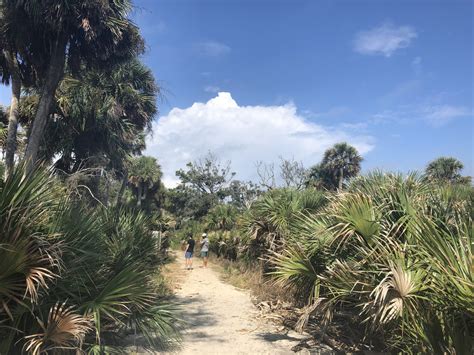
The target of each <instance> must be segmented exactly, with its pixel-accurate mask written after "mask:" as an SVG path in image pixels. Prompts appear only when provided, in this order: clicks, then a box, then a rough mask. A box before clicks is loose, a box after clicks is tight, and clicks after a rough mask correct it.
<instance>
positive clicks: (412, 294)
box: [178, 144, 474, 354]
mask: <svg viewBox="0 0 474 355" xmlns="http://www.w3.org/2000/svg"><path fill="white" fill-rule="evenodd" d="M342 147H348V146H347V145H344V144H340V145H337V146H336V147H334V149H330V150H328V152H327V153H326V154H325V156H324V158H323V162H322V163H321V164H319V165H316V166H315V167H314V168H312V169H309V171H308V173H307V178H306V186H307V187H306V188H301V187H298V186H293V187H283V186H282V187H276V186H274V187H273V188H271V189H269V190H267V191H266V192H262V191H259V193H258V194H257V195H259V197H257V196H256V195H254V199H253V201H252V203H250V204H249V205H247V207H244V206H240V207H238V206H235V205H234V204H233V203H232V199H231V198H230V199H228V200H226V201H225V202H223V203H217V204H216V205H215V206H214V207H212V208H210V209H209V210H208V212H207V214H206V215H205V216H204V217H202V218H195V219H194V220H188V221H187V222H185V223H183V226H182V230H181V231H186V232H187V231H193V232H195V233H197V232H199V231H202V230H208V231H209V233H210V236H211V249H212V250H213V252H214V253H215V254H216V255H217V256H218V257H220V258H223V259H229V260H233V261H236V266H235V267H237V268H239V270H240V272H241V271H242V263H243V264H244V265H246V266H245V267H244V269H245V268H247V269H248V268H251V269H254V270H260V272H262V273H263V275H264V279H266V280H267V282H272V281H273V283H272V284H271V285H272V286H271V289H272V290H270V291H268V289H267V292H269V294H268V295H267V297H269V298H271V297H272V295H271V293H274V294H277V295H281V294H282V293H285V299H287V300H288V299H290V300H291V301H292V303H293V304H294V306H295V307H298V308H300V311H299V314H300V315H299V319H297V322H296V323H295V324H294V326H295V328H297V329H298V330H302V329H304V328H305V327H307V326H309V325H313V327H312V329H313V330H314V325H316V328H317V329H318V330H317V332H316V334H315V335H316V336H317V337H318V338H319V339H320V340H323V339H326V338H327V334H329V335H332V336H334V337H344V338H350V340H349V341H347V342H346V344H344V345H341V346H343V349H345V350H346V351H353V350H361V349H372V350H378V351H390V352H392V351H403V352H408V353H420V352H421V353H456V354H470V353H472V350H473V346H474V341H473V335H474V334H473V329H474V309H473V307H472V306H473V303H472V300H473V299H474V275H473V269H472V260H473V254H472V246H473V241H474V240H473V228H472V217H473V209H472V201H473V198H474V194H473V189H472V186H470V183H469V181H470V178H469V177H462V176H461V175H460V172H461V169H462V163H461V162H459V161H457V160H456V159H454V158H444V157H443V158H440V159H437V160H435V161H433V162H431V163H430V164H429V165H428V166H427V169H426V171H425V173H424V174H409V175H406V176H404V175H402V174H391V173H382V172H373V173H369V174H367V175H364V176H358V177H354V176H355V175H356V174H357V172H358V171H359V169H360V167H359V164H360V159H359V158H356V159H352V158H347V157H354V156H357V153H356V151H354V148H352V147H349V152H351V153H350V154H346V153H340V154H341V155H342V156H343V159H339V160H338V159H337V157H336V158H334V156H335V153H336V152H338V151H339V152H341V148H342ZM336 155H337V154H336ZM328 157H332V160H333V161H340V162H342V163H341V166H336V165H335V164H333V165H332V168H331V164H329V163H328ZM286 165H288V164H286ZM346 165H349V167H347V169H346ZM282 166H283V165H282ZM331 169H332V170H331ZM341 169H343V170H342V171H347V172H349V171H353V173H352V174H347V173H344V176H346V177H347V176H351V175H352V176H353V178H352V179H350V180H346V183H345V184H343V183H341V182H340V180H339V178H338V177H339V176H342V174H341V173H340V172H341ZM321 171H323V172H324V174H321V173H315V172H321ZM324 186H325V187H326V189H323V188H322V187H324ZM181 231H178V235H179V236H182V234H181V233H180V232H181ZM282 291H284V292H282ZM348 329H350V331H349V330H348ZM331 333H333V334H331ZM339 344H341V343H339Z"/></svg>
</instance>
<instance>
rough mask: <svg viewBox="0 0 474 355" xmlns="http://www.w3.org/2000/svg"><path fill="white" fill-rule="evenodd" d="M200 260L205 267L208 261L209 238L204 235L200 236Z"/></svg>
mask: <svg viewBox="0 0 474 355" xmlns="http://www.w3.org/2000/svg"><path fill="white" fill-rule="evenodd" d="M201 258H202V266H203V267H207V261H208V259H209V238H208V237H207V234H206V233H203V234H202V240H201Z"/></svg>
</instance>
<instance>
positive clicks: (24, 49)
mask: <svg viewBox="0 0 474 355" xmlns="http://www.w3.org/2000/svg"><path fill="white" fill-rule="evenodd" d="M0 5H1V6H2V8H1V11H0V15H1V18H0V22H1V23H2V24H3V25H4V26H5V27H6V28H7V31H6V36H7V39H8V42H9V43H13V44H15V48H14V50H15V51H16V52H18V53H19V55H20V56H21V57H22V60H23V61H25V62H26V63H27V64H28V65H31V67H32V68H34V72H35V75H36V77H37V86H38V87H39V88H40V89H39V93H40V94H39V101H38V106H37V109H36V113H35V119H34V121H33V124H32V127H31V130H30V134H29V139H28V145H27V148H26V152H25V160H26V161H27V164H28V170H31V169H32V167H33V166H34V164H35V163H36V160H37V156H38V151H39V148H40V143H41V140H42V139H43V133H44V128H45V126H46V124H47V121H48V120H47V118H48V116H49V113H50V108H51V104H52V102H53V99H54V95H55V92H56V89H57V87H58V85H59V82H60V80H61V78H62V76H63V74H64V68H65V65H66V62H67V65H68V68H69V69H70V70H71V71H72V72H74V73H78V72H79V70H80V69H82V68H83V65H85V66H87V67H106V66H110V64H111V63H115V62H117V61H120V60H123V59H126V58H130V57H133V56H135V55H136V54H137V53H140V52H142V51H143V41H142V39H141V37H140V35H139V32H138V28H137V27H136V26H135V25H134V24H133V23H132V22H131V21H130V20H129V19H128V18H127V15H128V13H129V11H130V9H131V3H130V1H129V0H119V1H116V0H106V1H77V0H75V1H67V2H64V1H60V0H46V1H41V2H38V1H36V0H25V1H21V2H19V1H16V0H3V1H2V2H1V4H0Z"/></svg>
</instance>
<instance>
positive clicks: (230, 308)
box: [173, 255, 301, 354]
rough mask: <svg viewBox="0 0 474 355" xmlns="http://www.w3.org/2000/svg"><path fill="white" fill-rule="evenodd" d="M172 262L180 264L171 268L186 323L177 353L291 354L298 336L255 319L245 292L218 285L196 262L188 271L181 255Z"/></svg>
mask: <svg viewBox="0 0 474 355" xmlns="http://www.w3.org/2000/svg"><path fill="white" fill-rule="evenodd" d="M176 262H177V263H181V262H182V264H179V266H180V267H179V268H178V267H175V268H173V269H174V271H175V272H179V273H180V275H179V278H181V280H180V282H179V284H180V285H177V286H176V288H177V289H176V297H177V301H178V303H179V304H180V305H181V306H182V308H183V312H184V314H183V316H184V319H185V320H186V321H187V323H188V327H187V330H186V332H185V334H184V339H183V344H182V348H181V349H180V350H179V351H178V354H294V352H292V351H291V350H290V349H291V347H292V346H294V345H296V344H297V343H298V342H299V340H300V339H301V336H299V335H298V334H296V333H294V332H291V333H294V334H291V335H289V334H282V333H278V332H277V330H276V329H275V327H274V326H272V325H270V324H264V323H263V322H261V321H258V320H256V318H255V316H256V315H257V310H256V308H255V306H254V305H253V304H252V302H251V300H250V295H249V293H248V292H245V291H242V290H239V289H236V288H235V287H233V286H231V285H229V284H226V283H224V282H222V281H221V280H220V279H219V276H218V275H217V273H216V272H215V271H214V270H212V269H211V268H207V269H203V268H200V267H199V265H200V263H201V261H200V260H199V259H195V260H194V266H195V268H194V269H193V270H190V271H187V270H184V267H183V266H182V265H183V264H184V259H182V256H181V255H179V256H178V257H177V260H176ZM182 275H184V276H182Z"/></svg>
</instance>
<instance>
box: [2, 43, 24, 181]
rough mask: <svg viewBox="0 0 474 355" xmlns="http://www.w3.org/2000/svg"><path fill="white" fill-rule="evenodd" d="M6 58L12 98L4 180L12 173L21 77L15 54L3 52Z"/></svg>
mask: <svg viewBox="0 0 474 355" xmlns="http://www.w3.org/2000/svg"><path fill="white" fill-rule="evenodd" d="M4 54H5V57H6V58H7V62H8V67H9V69H10V72H11V76H12V98H11V103H10V113H9V116H8V134H7V145H6V152H5V168H6V169H5V178H6V177H7V176H9V175H10V174H11V173H12V170H13V166H14V161H15V151H16V133H17V129H18V105H19V102H20V92H21V77H20V69H19V67H18V61H17V59H16V54H15V53H13V52H7V51H4Z"/></svg>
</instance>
